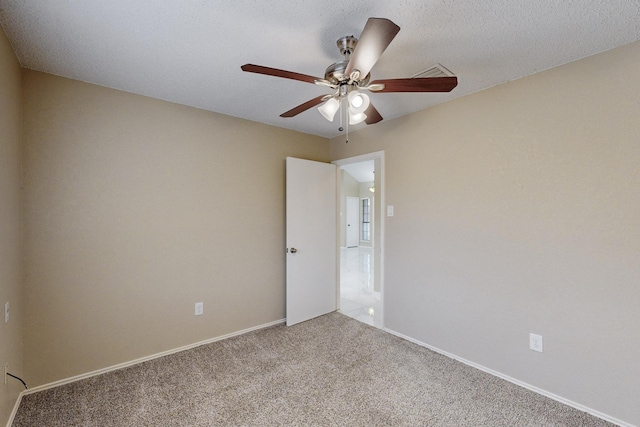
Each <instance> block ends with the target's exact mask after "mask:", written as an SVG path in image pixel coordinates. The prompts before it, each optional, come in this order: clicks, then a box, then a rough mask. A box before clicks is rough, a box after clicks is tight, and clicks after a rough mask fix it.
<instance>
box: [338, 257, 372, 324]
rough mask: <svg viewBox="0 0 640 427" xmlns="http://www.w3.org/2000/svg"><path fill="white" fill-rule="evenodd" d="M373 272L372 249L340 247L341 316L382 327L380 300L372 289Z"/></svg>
mask: <svg viewBox="0 0 640 427" xmlns="http://www.w3.org/2000/svg"><path fill="white" fill-rule="evenodd" d="M373 271H374V270H373V248H368V247H365V246H359V247H355V248H340V313H342V314H345V315H347V316H349V317H353V318H354V319H356V320H359V321H361V322H364V323H367V324H369V325H372V326H375V327H377V328H382V299H381V293H380V292H375V291H374V290H373Z"/></svg>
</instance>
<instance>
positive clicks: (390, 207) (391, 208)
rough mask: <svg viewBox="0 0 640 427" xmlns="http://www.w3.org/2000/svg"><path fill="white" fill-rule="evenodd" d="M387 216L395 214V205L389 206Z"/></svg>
mask: <svg viewBox="0 0 640 427" xmlns="http://www.w3.org/2000/svg"><path fill="white" fill-rule="evenodd" d="M387 216H393V205H388V206H387Z"/></svg>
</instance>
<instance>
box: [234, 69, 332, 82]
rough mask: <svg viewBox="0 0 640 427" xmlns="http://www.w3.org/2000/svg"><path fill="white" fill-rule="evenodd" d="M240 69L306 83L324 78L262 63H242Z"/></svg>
mask: <svg viewBox="0 0 640 427" xmlns="http://www.w3.org/2000/svg"><path fill="white" fill-rule="evenodd" d="M240 68H242V71H246V72H248V73H257V74H266V75H267V76H274V77H284V78H285V79H291V80H298V81H301V82H306V83H315V82H316V80H324V79H321V78H319V77H313V76H309V75H307V74H300V73H294V72H293V71H287V70H279V69H277V68H270V67H263V66H262V65H254V64H244V65H243V66H242V67H240Z"/></svg>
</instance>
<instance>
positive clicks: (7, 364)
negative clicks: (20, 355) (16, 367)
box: [4, 363, 9, 384]
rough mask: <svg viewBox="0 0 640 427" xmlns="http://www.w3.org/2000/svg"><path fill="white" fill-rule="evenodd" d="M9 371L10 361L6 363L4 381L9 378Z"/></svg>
mask: <svg viewBox="0 0 640 427" xmlns="http://www.w3.org/2000/svg"><path fill="white" fill-rule="evenodd" d="M7 372H9V363H5V364H4V383H5V384H6V383H7V380H8V379H9V375H7Z"/></svg>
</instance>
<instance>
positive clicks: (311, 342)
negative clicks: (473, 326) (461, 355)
mask: <svg viewBox="0 0 640 427" xmlns="http://www.w3.org/2000/svg"><path fill="white" fill-rule="evenodd" d="M276 425H291V426H439V427H440V426H607V425H611V424H609V423H607V422H604V421H602V420H600V419H598V418H595V417H593V416H590V415H588V414H586V413H584V412H581V411H578V410H575V409H573V408H570V407H568V406H565V405H562V404H560V403H557V402H555V401H553V400H550V399H548V398H545V397H543V396H540V395H537V394H535V393H533V392H530V391H528V390H526V389H523V388H521V387H518V386H516V385H513V384H511V383H508V382H505V381H503V380H500V379H498V378H496V377H493V376H491V375H489V374H486V373H484V372H481V371H479V370H476V369H474V368H471V367H468V366H466V365H463V364H461V363H459V362H456V361H454V360H451V359H449V358H447V357H444V356H441V355H439V354H436V353H434V352H432V351H430V350H427V349H425V348H422V347H420V346H417V345H415V344H413V343H410V342H407V341H405V340H402V339H400V338H398V337H395V336H393V335H390V334H387V333H385V332H383V331H380V330H378V329H374V328H372V327H370V326H367V325H364V324H362V323H359V322H357V321H355V320H353V319H350V318H348V317H346V316H343V315H341V314H338V313H332V314H329V315H326V316H322V317H320V318H318V319H314V320H311V321H308V322H305V323H302V324H299V325H296V326H292V327H286V326H275V327H271V328H267V329H263V330H260V331H256V332H251V333H248V334H245V335H242V336H239V337H235V338H230V339H227V340H224V341H219V342H216V343H213V344H208V345H204V346H201V347H197V348H195V349H192V350H188V351H184V352H181V353H177V354H174V355H171V356H167V357H163V358H160V359H156V360H153V361H149V362H145V363H142V364H139V365H136V366H134V367H130V368H126V369H122V370H119V371H115V372H111V373H107V374H104V375H101V376H97V377H93V378H90V379H87V380H82V381H78V382H75V383H72V384H68V385H64V386H60V387H57V388H54V389H50V390H45V391H41V392H38V393H34V394H32V395H27V396H25V397H24V398H23V400H22V403H21V405H20V408H19V410H18V413H17V415H16V418H15V421H14V423H13V426H16V427H18V426H49V427H54V426H65V427H70V426H102V427H104V426H276Z"/></svg>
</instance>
